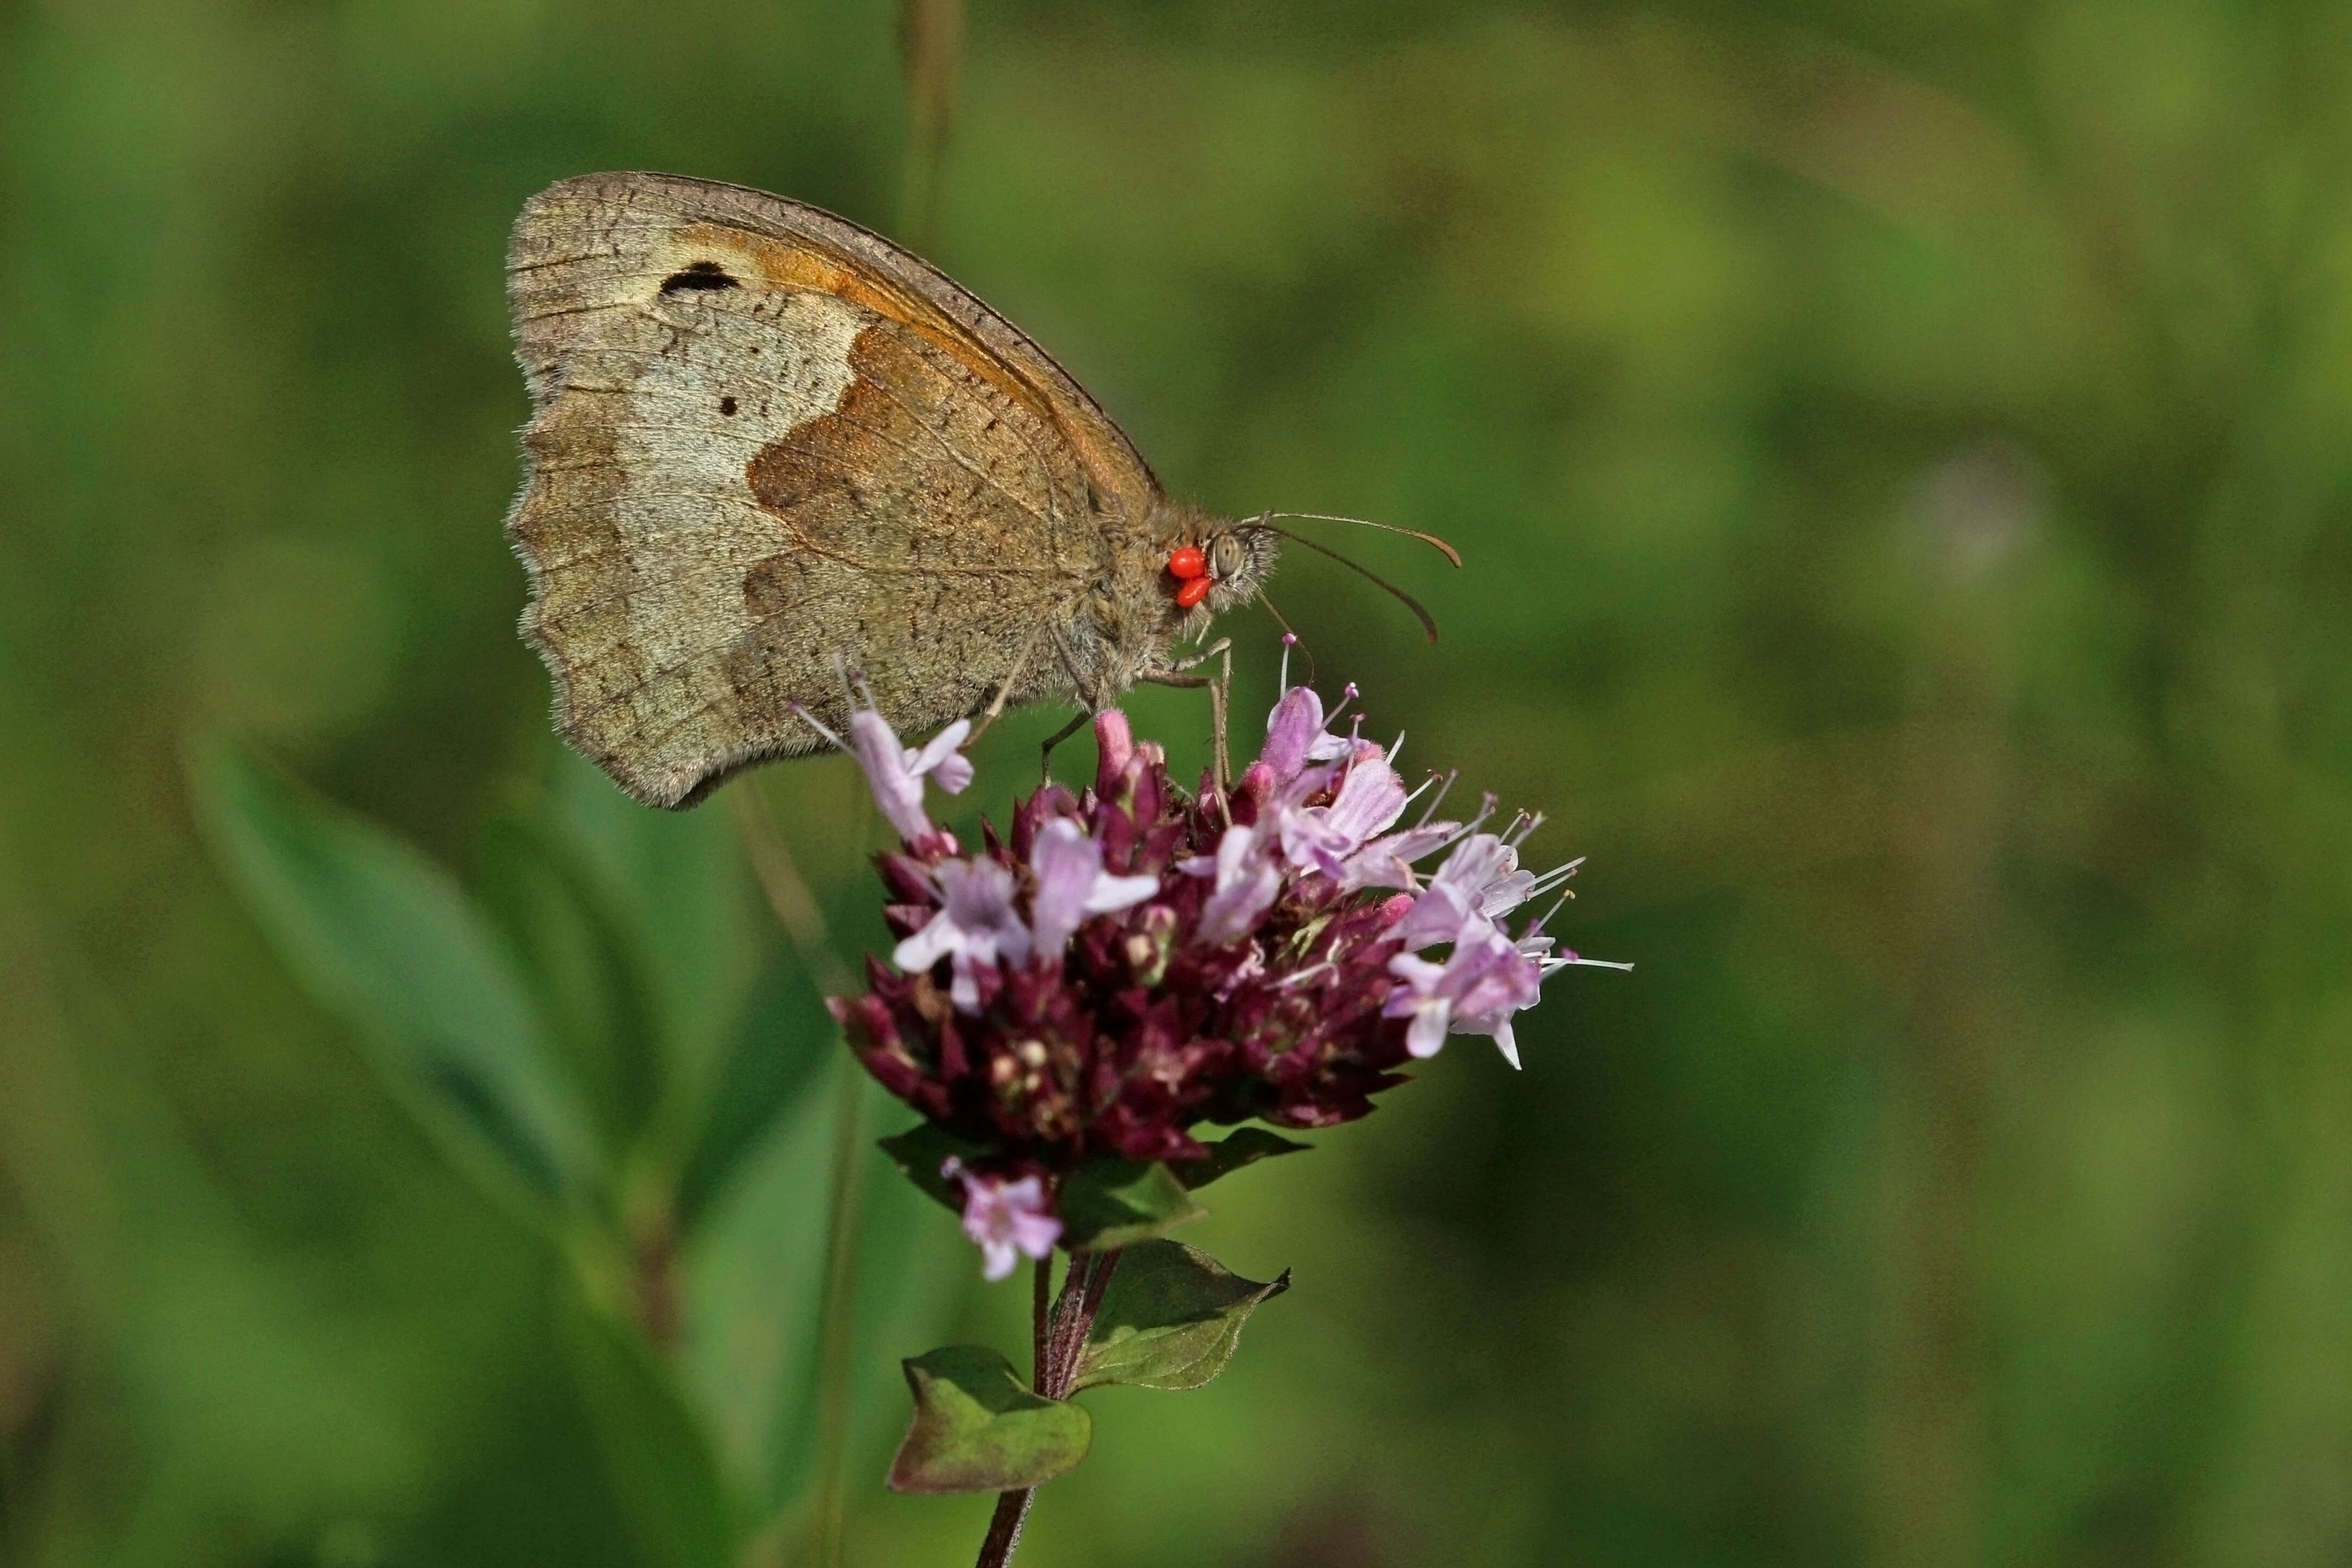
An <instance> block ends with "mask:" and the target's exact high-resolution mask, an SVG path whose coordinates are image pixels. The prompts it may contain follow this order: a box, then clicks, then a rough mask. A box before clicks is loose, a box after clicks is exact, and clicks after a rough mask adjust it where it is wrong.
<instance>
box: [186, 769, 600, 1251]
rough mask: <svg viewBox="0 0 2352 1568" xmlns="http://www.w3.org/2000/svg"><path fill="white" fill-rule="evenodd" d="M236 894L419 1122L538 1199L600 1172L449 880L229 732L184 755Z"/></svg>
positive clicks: (547, 1199) (483, 928)
mask: <svg viewBox="0 0 2352 1568" xmlns="http://www.w3.org/2000/svg"><path fill="white" fill-rule="evenodd" d="M192 774H193V782H194V789H195V795H196V799H197V802H198V806H199V810H201V812H202V814H203V817H204V821H205V827H206V829H207V831H208V832H209V835H210V837H211V840H212V842H213V847H214V850H215V853H216V854H217V856H218V857H219V859H220V861H221V862H222V865H223V867H224V869H225V870H226V872H227V873H228V875H229V878H230V880H231V881H232V883H235V884H236V888H237V890H238V891H239V892H240V893H241V894H243V895H244V899H245V903H246V905H247V908H248V909H249V910H250V911H251V912H252V914H253V915H254V917H255V918H256V919H257V921H259V923H260V924H261V926H262V928H263V930H264V931H265V932H266V933H267V934H268V936H269V937H270V938H271V940H272V942H273V944H274V945H275V946H277V948H278V953H279V955H280V956H282V957H283V958H284V959H285V961H286V965H287V967H288V968H289V969H291V970H292V971H293V972H294V975H295V977H296V978H297V979H298V980H299V981H300V982H301V983H302V985H303V986H304V988H306V989H308V990H309V991H310V993H311V995H312V996H314V997H315V998H317V999H318V1000H319V1001H320V1003H321V1004H323V1005H324V1006H325V1007H327V1008H328V1009H331V1011H333V1012H335V1013H337V1014H339V1015H340V1016H341V1017H342V1018H343V1019H345V1020H346V1021H348V1022H350V1023H351V1024H352V1025H353V1026H354V1027H355V1028H356V1029H357V1030H359V1031H360V1036H361V1039H362V1041H363V1042H364V1043H365V1044H366V1046H367V1047H368V1048H369V1055H370V1060H371V1061H372V1062H373V1065H374V1067H375V1069H376V1071H377V1072H378V1074H379V1075H380V1076H381V1077H383V1080H384V1082H386V1083H387V1084H388V1085H389V1086H390V1087H391V1089H392V1090H393V1092H394V1093H395V1094H397V1095H399V1096H400V1097H401V1098H402V1099H403V1100H404V1101H405V1102H406V1103H408V1105H409V1107H410V1109H411V1110H412V1111H414V1112H415V1114H416V1115H417V1117H418V1119H419V1120H420V1121H422V1122H423V1123H424V1124H425V1126H426V1127H427V1129H428V1130H429V1131H431V1132H432V1133H433V1134H435V1135H436V1137H438V1138H439V1139H440V1140H441V1141H442V1142H443V1143H444V1144H445V1145H446V1146H447V1147H448V1148H449V1149H450V1151H451V1152H452V1154H453V1155H455V1156H456V1157H457V1158H458V1159H459V1161H460V1162H461V1163H463V1164H465V1165H467V1166H468V1167H469V1168H471V1169H472V1170H473V1171H475V1172H476V1174H477V1175H478V1176H481V1177H482V1178H483V1179H484V1180H485V1181H486V1182H487V1183H488V1185H490V1186H494V1187H501V1188H505V1189H507V1190H509V1191H519V1192H520V1193H521V1194H524V1195H527V1196H528V1197H530V1198H531V1199H534V1200H536V1206H537V1207H539V1208H540V1209H541V1212H544V1211H545V1210H546V1209H548V1208H555V1209H563V1208H570V1207H579V1206H581V1205H582V1204H583V1201H584V1200H585V1199H586V1198H587V1197H589V1195H590V1194H591V1193H592V1192H593V1189H594V1188H595V1187H596V1186H597V1185H598V1180H599V1177H598V1175H597V1167H598V1153H597V1147H596V1138H595V1135H594V1134H593V1131H592V1130H591V1129H592V1124H591V1122H590V1120H589V1117H588V1113H587V1112H586V1110H585V1108H584V1107H583V1105H582V1103H581V1101H580V1097H579V1095H578V1094H577V1093H576V1092H575V1091H574V1089H573V1087H572V1083H571V1082H569V1081H568V1080H567V1079H565V1078H564V1077H563V1076H562V1073H561V1072H560V1071H558V1070H557V1068H556V1065H555V1062H554V1060H553V1058H552V1056H551V1052H550V1051H549V1049H548V1045H547V1041H546V1038H545V1031H544V1029H543V1026H542V1024H541V1019H540V1016H539V1013H538V1011H537V1009H535V1007H534V1006H533V1004H532V1002H531V999H530V990H529V988H528V987H527V986H526V985H525V983H524V980H523V978H522V976H521V974H520V971H519V969H518V967H517V965H516V963H515V960H514V957H513V956H512V955H511V953H510V952H509V949H508V948H507V947H506V946H505V945H504V944H503V942H502V941H501V940H500V939H499V936H498V935H497V934H496V932H495V931H494V930H493V928H492V927H491V925H489V923H488V921H487V920H486V919H485V918H484V917H483V915H481V913H480V911H479V910H478V909H477V908H476V906H475V905H474V904H472V903H471V902H470V901H468V900H467V897H466V895H465V894H464V893H463V892H462V891H461V890H460V889H459V888H458V886H457V883H456V882H455V881H454V880H453V879H452V878H451V877H450V876H449V875H448V873H446V872H445V871H443V870H442V869H441V868H440V867H439V866H438V865H436V864H435V863H434V862H432V861H431V860H429V859H427V858H426V857H425V855H423V854H421V853H419V852H417V851H416V850H415V849H414V848H412V847H410V846H409V845H408V844H406V843H404V842H403V841H400V840H399V839H396V838H394V836H393V835H391V834H390V833H388V832H386V831H383V829H382V828H379V827H377V826H375V825H374V824H373V823H371V822H368V821H363V820H362V819H361V818H358V817H356V816H353V815H352V814H351V813H349V812H346V811H343V810H339V809H337V808H335V807H333V806H331V805H329V804H327V803H326V802H324V801H322V800H317V799H315V798H313V797H311V796H310V795H307V794H305V793H303V792H302V791H300V790H299V789H297V788H296V787H294V786H293V785H291V784H290V783H289V782H288V781H287V780H285V779H281V778H279V777H278V775H276V774H274V773H272V772H270V771H268V769H266V768H262V767H260V766H258V765H257V764H256V763H254V762H253V761H251V760H250V759H248V758H245V757H242V756H240V755H239V754H237V753H236V751H234V750H232V749H231V748H230V747H227V746H226V745H215V746H214V747H208V748H206V749H205V751H204V752H203V753H201V754H200V755H199V756H198V757H197V758H195V759H194V767H193V768H192Z"/></svg>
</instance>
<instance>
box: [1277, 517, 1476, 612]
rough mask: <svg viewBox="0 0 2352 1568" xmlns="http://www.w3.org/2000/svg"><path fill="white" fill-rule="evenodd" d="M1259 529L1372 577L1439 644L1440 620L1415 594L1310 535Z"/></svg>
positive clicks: (1449, 551) (1448, 550) (1438, 542)
mask: <svg viewBox="0 0 2352 1568" xmlns="http://www.w3.org/2000/svg"><path fill="white" fill-rule="evenodd" d="M1269 515H1271V514H1269ZM1279 515H1280V516H1282V517H1297V516H1298V515H1299V514H1297V513H1296V512H1283V513H1280V514H1279ZM1354 520H1355V519H1353V518H1350V519H1349V521H1351V522H1352V521H1354ZM1257 526H1258V527H1259V528H1264V529H1265V530H1266V532H1268V533H1273V534H1280V535H1281V536H1282V537H1283V538H1286V539H1288V540H1289V541H1290V542H1291V543H1292V544H1295V545H1305V546H1306V547H1307V549H1311V550H1313V551H1314V552H1315V553H1316V554H1317V555H1328V556H1329V557H1330V558H1331V559H1333V560H1336V561H1338V562H1339V564H1340V565H1341V566H1344V567H1346V568H1347V569H1348V570H1349V571H1352V572H1356V573H1358V574H1360V575H1361V576H1364V577H1368V578H1370V579H1371V580H1372V581H1373V582H1375V583H1377V584H1379V585H1380V587H1381V589H1382V590H1384V591H1387V592H1388V593H1390V594H1391V595H1392V596H1393V597H1394V598H1395V599H1396V601H1397V602H1398V603H1400V604H1402V605H1403V606H1404V607H1405V608H1406V609H1407V610H1410V611H1412V612H1413V615H1414V617H1415V618H1416V619H1417V620H1419V621H1420V622H1421V629H1422V630H1423V632H1428V633H1429V640H1430V641H1431V642H1432V643H1434V642H1436V641H1437V620H1436V617H1434V616H1433V615H1431V614H1430V612H1428V610H1426V609H1425V608H1423V605H1422V602H1421V601H1420V600H1418V599H1415V598H1414V597H1413V596H1412V594H1410V593H1407V592H1406V591H1404V590H1403V589H1402V588H1399V587H1398V586H1397V585H1396V584H1395V583H1393V582H1391V581H1390V580H1388V579H1387V578H1385V577H1382V576H1381V574H1380V573H1379V572H1377V571H1374V570H1372V569H1371V568H1370V567H1368V566H1365V565H1363V564H1362V563H1361V562H1360V561H1353V560H1349V559H1348V558H1347V557H1346V556H1343V555H1341V554H1340V553H1339V551H1338V550H1335V549H1332V548H1331V547H1330V546H1328V545H1321V544H1317V543H1316V542H1315V541H1314V540H1313V539H1310V538H1307V536H1306V535H1304V534H1294V533H1292V532H1291V531H1290V530H1289V529H1288V528H1276V527H1275V526H1274V525H1273V524H1272V523H1269V522H1264V521H1260V522H1259V523H1258V525H1257ZM1386 526H1387V525H1385V524H1380V523H1376V524H1374V525H1373V527H1375V528H1384V527H1386ZM1395 531H1396V532H1398V533H1401V534H1409V533H1412V529H1411V528H1398V529H1397V530H1395ZM1420 537H1421V538H1426V539H1428V540H1429V542H1430V543H1432V544H1433V545H1437V546H1438V548H1439V549H1444V551H1445V552H1446V554H1448V555H1452V554H1453V553H1454V550H1453V547H1452V546H1450V545H1447V544H1444V542H1443V541H1441V540H1439V539H1438V538H1436V537H1435V536H1434V535H1431V534H1423V535H1422V536H1420ZM1455 563H1456V564H1457V565H1458V564H1460V558H1458V557H1456V558H1455ZM1259 597H1260V598H1264V597H1265V596H1264V595H1263V594H1261V595H1259Z"/></svg>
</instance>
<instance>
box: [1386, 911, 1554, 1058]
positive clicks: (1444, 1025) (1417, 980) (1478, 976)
mask: <svg viewBox="0 0 2352 1568" xmlns="http://www.w3.org/2000/svg"><path fill="white" fill-rule="evenodd" d="M1389 973H1390V974H1391V975H1394V976H1395V977H1397V978H1398V979H1400V980H1402V981H1403V982H1404V984H1403V985H1402V986H1399V987H1398V988H1396V989H1395V990H1393V991H1391V993H1389V999H1388V1003H1387V1005H1386V1006H1385V1007H1384V1008H1382V1009H1381V1011H1382V1012H1383V1013H1385V1014H1386V1015H1387V1016H1388V1017H1390V1018H1410V1019H1412V1025H1411V1026H1410V1027H1409V1028H1408V1029H1407V1030H1406V1031H1405V1049H1406V1050H1407V1051H1410V1052H1412V1054H1413V1055H1414V1056H1417V1057H1431V1056H1435V1055H1436V1054H1437V1053H1438V1051H1441V1050H1443V1049H1444V1045H1445V1037H1446V1036H1447V1035H1449V1034H1483V1035H1488V1036H1491V1037H1492V1038H1493V1040H1494V1041H1495V1047H1496V1050H1498V1051H1501V1052H1502V1053H1503V1060H1504V1061H1507V1062H1509V1063H1510V1064H1511V1065H1512V1066H1513V1067H1517V1065H1518V1064H1519V1048H1518V1042H1517V1040H1515V1039H1514V1038H1513V1037H1512V1033H1511V1015H1512V1014H1513V1013H1516V1012H1517V1011H1518V1010H1519V1009H1522V1008H1531V1007H1533V1006H1535V1005H1536V1003H1537V1002H1538V1000H1540V999H1541V998H1542V995H1543V970H1542V968H1541V967H1540V965H1539V963H1538V960H1537V959H1535V958H1533V957H1531V956H1528V954H1526V953H1523V952H1521V951H1520V950H1519V948H1518V946H1517V944H1516V943H1514V942H1513V941H1512V940H1511V939H1510V938H1509V937H1508V936H1505V935H1504V934H1503V933H1502V932H1501V931H1499V930H1497V929H1496V927H1495V926H1494V925H1492V924H1490V923H1488V922H1487V921H1486V920H1484V919H1483V918H1478V919H1475V920H1474V924H1473V925H1470V926H1467V927H1465V929H1464V930H1463V931H1462V932H1461V933H1460V935H1459V936H1457V937H1456V938H1455V940H1454V951H1453V953H1452V954H1450V955H1449V956H1447V957H1446V959H1445V961H1444V963H1436V962H1433V961H1432V960H1430V959H1427V958H1421V957H1416V956H1413V955H1412V954H1411V953H1400V954H1398V955H1397V956H1395V957H1393V958H1391V959H1390V960H1389Z"/></svg>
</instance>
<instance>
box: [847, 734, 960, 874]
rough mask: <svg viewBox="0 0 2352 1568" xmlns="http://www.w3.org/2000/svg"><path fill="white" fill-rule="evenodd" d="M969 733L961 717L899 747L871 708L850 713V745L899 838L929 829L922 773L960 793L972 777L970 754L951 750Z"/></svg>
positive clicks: (913, 837)
mask: <svg viewBox="0 0 2352 1568" xmlns="http://www.w3.org/2000/svg"><path fill="white" fill-rule="evenodd" d="M970 736H971V720H970V719H968V718H960V719H958V720H956V721H955V722H954V723H953V724H951V725H950V726H948V727H946V728H945V729H943V730H941V731H940V732H939V734H937V735H935V736H933V737H931V738H930V739H929V741H928V742H927V743H926V744H925V745H924V746H923V747H922V748H921V749H920V750H917V749H916V748H915V747H910V746H901V745H900V744H899V743H898V735H897V733H896V732H895V731H893V730H892V729H891V727H890V726H889V723H888V721H887V720H886V719H884V718H883V716H881V715H880V714H878V713H877V712H875V711H874V710H873V709H872V708H861V709H860V710H858V711H857V712H856V713H853V714H851V715H850V716H849V749H850V751H851V752H852V753H854V754H855V755H856V758H857V765H858V766H859V767H860V768H864V769H865V770H866V783H867V784H868V785H869V786H870V787H871V788H872V789H873V790H874V803H875V804H876V805H877V806H879V807H881V808H882V815H883V816H884V817H885V818H887V819H888V821H889V823H890V825H891V826H892V827H893V828H895V829H897V830H898V836H899V837H900V838H901V839H904V840H906V841H908V842H909V843H912V842H914V841H917V840H919V839H921V838H923V837H925V836H926V835H928V834H929V833H930V832H931V831H933V830H932V827H931V820H930V818H929V817H928V816H926V815H924V812H923V780H924V779H925V778H929V779H931V780H932V781H933V782H934V783H936V784H938V785H939V787H940V789H943V790H945V791H946V792H947V793H949V794H950V795H960V794H961V793H962V792H963V788H964V786H965V785H967V784H969V783H971V758H968V757H966V756H964V755H963V754H962V753H961V751H959V750H957V749H956V748H957V747H960V746H961V745H962V744H963V743H964V741H965V739H966V738H967V737H970Z"/></svg>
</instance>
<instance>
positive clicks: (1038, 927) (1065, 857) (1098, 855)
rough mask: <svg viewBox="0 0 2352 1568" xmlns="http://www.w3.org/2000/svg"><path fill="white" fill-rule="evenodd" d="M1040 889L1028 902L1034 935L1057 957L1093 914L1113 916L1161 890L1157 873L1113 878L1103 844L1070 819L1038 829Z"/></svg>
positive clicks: (1033, 864) (1034, 852)
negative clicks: (1105, 866)
mask: <svg viewBox="0 0 2352 1568" xmlns="http://www.w3.org/2000/svg"><path fill="white" fill-rule="evenodd" d="M1029 871H1030V874H1031V875H1032V876H1034V877H1035V878H1036V883H1037V888H1036V892H1035V893H1034V894H1033V895H1032V896H1031V898H1030V901H1029V925H1030V933H1031V935H1032V936H1034V938H1035V941H1036V946H1037V951H1038V952H1040V953H1043V954H1045V955H1046V956H1049V957H1055V958H1058V957H1060V956H1062V954H1063V952H1064V951H1065V950H1066V949H1067V948H1068V946H1069V945H1070V937H1071V936H1072V935H1073V934H1075V933H1076V930H1077V928H1078V926H1079V925H1081V924H1082V923H1083V922H1084V921H1085V919H1086V917H1087V915H1110V914H1114V913H1116V912H1118V910H1122V909H1125V908H1128V907H1129V905H1131V904H1140V903H1141V902H1143V900H1145V899H1147V898H1149V897H1150V896H1151V895H1152V894H1155V893H1157V892H1159V891H1160V879H1159V878H1158V877H1156V876H1113V875H1111V874H1110V873H1108V872H1106V871H1104V870H1103V860H1102V845H1100V844H1099V843H1097V842H1096V841H1094V840H1093V839H1091V838H1089V837H1087V831H1086V830H1085V829H1084V828H1081V827H1080V826H1078V824H1077V823H1076V822H1074V821H1070V820H1069V819H1068V818H1067V817H1056V818H1055V819H1054V820H1053V821H1050V822H1047V823H1046V824H1045V826H1044V827H1043V828H1041V829H1039V830H1038V832H1037V841H1036V843H1034V845H1032V846H1031V847H1030V851H1029Z"/></svg>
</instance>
